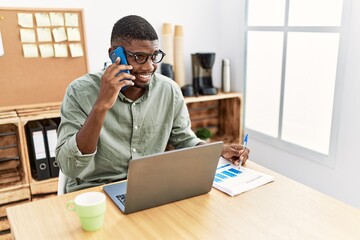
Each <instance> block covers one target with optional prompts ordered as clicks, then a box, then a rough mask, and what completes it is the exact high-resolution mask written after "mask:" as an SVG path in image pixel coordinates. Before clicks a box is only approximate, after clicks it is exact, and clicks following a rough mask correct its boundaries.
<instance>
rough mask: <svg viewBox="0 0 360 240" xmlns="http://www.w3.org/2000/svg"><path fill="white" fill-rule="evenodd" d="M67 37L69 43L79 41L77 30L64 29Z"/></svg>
mask: <svg viewBox="0 0 360 240" xmlns="http://www.w3.org/2000/svg"><path fill="white" fill-rule="evenodd" d="M66 31H67V36H68V40H69V41H80V40H81V38H80V31H79V28H66Z"/></svg>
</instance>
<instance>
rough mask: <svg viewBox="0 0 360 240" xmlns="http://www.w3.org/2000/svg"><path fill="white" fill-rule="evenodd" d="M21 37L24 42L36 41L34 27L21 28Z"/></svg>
mask: <svg viewBox="0 0 360 240" xmlns="http://www.w3.org/2000/svg"><path fill="white" fill-rule="evenodd" d="M20 39H21V42H23V43H35V31H34V30H33V29H26V28H22V29H20Z"/></svg>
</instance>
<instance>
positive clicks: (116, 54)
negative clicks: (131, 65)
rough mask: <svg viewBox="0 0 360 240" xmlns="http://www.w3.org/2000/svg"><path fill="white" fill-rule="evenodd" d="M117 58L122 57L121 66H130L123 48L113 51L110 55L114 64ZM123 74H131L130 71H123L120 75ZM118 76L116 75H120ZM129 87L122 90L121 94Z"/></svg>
mask: <svg viewBox="0 0 360 240" xmlns="http://www.w3.org/2000/svg"><path fill="white" fill-rule="evenodd" d="M117 57H120V65H128V62H127V60H126V56H125V51H124V48H123V47H117V48H116V49H115V50H114V51H112V52H111V53H110V59H111V62H112V63H114V62H115V61H116V58H117ZM122 72H126V73H129V74H130V71H129V70H121V71H120V72H119V73H118V74H120V73H122ZM118 74H116V75H118ZM129 87H130V86H125V87H123V88H121V92H123V91H125V90H126V89H128V88H129Z"/></svg>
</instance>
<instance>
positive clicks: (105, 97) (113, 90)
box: [96, 57, 135, 110]
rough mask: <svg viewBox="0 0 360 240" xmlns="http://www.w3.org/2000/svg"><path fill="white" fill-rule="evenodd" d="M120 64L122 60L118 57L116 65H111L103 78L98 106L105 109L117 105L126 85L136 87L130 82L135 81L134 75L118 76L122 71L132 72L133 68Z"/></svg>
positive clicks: (121, 74) (123, 73) (123, 74)
mask: <svg viewBox="0 0 360 240" xmlns="http://www.w3.org/2000/svg"><path fill="white" fill-rule="evenodd" d="M119 64H120V58H119V57H118V58H117V59H116V61H115V63H113V64H111V65H110V66H109V67H108V68H107V69H106V71H105V73H104V75H103V76H102V77H101V84H100V92H99V96H98V99H97V101H96V105H98V106H99V107H100V106H101V107H104V108H105V109H107V110H109V109H110V108H112V106H113V105H114V104H115V101H116V99H117V97H118V95H119V92H120V89H121V88H123V87H124V86H126V85H130V86H132V85H134V82H132V81H130V80H129V79H132V80H134V79H135V77H134V76H133V75H131V74H128V73H125V72H122V73H120V74H118V73H119V72H120V71H121V70H131V69H132V66H131V65H119Z"/></svg>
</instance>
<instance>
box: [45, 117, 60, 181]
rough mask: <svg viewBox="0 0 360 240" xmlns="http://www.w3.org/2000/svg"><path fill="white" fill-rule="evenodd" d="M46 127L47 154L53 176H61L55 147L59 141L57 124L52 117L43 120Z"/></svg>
mask: <svg viewBox="0 0 360 240" xmlns="http://www.w3.org/2000/svg"><path fill="white" fill-rule="evenodd" d="M42 125H43V127H44V131H45V134H44V140H45V150H46V156H47V158H48V161H49V166H50V175H51V177H52V178H53V177H58V176H59V165H58V164H57V162H56V161H55V148H56V143H57V124H56V123H55V122H54V120H52V119H45V120H43V121H42Z"/></svg>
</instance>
